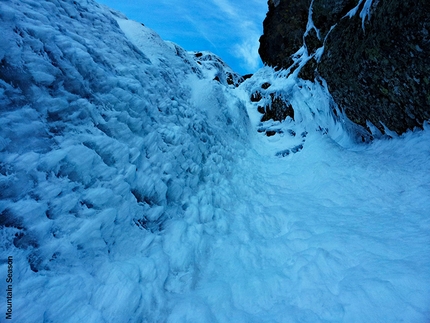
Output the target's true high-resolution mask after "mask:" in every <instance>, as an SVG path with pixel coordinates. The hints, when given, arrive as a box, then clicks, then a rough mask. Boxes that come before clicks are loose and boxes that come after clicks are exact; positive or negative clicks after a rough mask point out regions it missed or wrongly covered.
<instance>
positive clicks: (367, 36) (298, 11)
mask: <svg viewBox="0 0 430 323" xmlns="http://www.w3.org/2000/svg"><path fill="white" fill-rule="evenodd" d="M268 4H269V11H268V13H267V16H266V19H265V21H264V34H263V36H262V37H261V38H260V49H259V52H260V56H261V58H262V60H263V62H264V63H265V64H267V65H270V66H276V67H278V68H291V67H292V66H293V65H294V60H293V55H294V54H295V53H297V52H298V51H299V50H300V49H302V53H303V52H305V54H306V55H305V56H306V57H307V58H310V59H309V60H308V62H307V63H306V65H305V66H304V67H303V68H302V69H301V70H300V73H299V74H298V75H299V77H301V78H304V79H310V80H314V79H315V78H316V77H319V76H321V77H322V78H324V79H325V80H326V81H327V84H328V87H329V90H330V92H331V94H332V96H333V98H334V100H335V102H336V103H337V104H338V106H339V107H340V108H341V110H343V111H344V112H345V114H346V115H347V116H348V118H349V119H351V120H352V121H353V122H355V123H357V124H359V125H361V126H363V127H365V128H367V129H368V130H370V128H373V127H372V125H370V124H369V123H368V121H370V122H371V123H372V124H373V125H374V126H376V127H377V128H378V129H379V130H380V131H382V132H384V131H386V128H385V127H384V125H385V126H386V127H387V128H388V129H390V130H393V131H395V132H397V133H399V134H400V133H403V132H405V131H406V130H407V129H412V128H414V127H420V126H422V124H423V122H424V121H426V120H428V119H430V35H429V33H430V2H429V1H427V0H414V1H412V0H373V1H372V0H367V1H364V0H335V1H330V0H314V1H311V0H288V1H287V0H277V1H273V0H269V2H268ZM303 49H305V51H303ZM316 53H323V54H322V55H320V56H319V55H315V54H316ZM302 55H303V54H302ZM296 56H297V55H296ZM293 68H294V66H293ZM373 130H375V129H374V128H373Z"/></svg>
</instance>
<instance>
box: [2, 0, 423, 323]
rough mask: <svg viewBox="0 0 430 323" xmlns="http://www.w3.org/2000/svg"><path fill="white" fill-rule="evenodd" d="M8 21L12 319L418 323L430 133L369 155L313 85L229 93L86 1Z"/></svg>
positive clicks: (199, 60)
mask: <svg viewBox="0 0 430 323" xmlns="http://www.w3.org/2000/svg"><path fill="white" fill-rule="evenodd" d="M366 3H367V2H366ZM0 15H1V19H0V26H1V29H2V30H3V31H4V35H5V37H4V38H2V41H1V42H0V55H1V56H0V57H2V60H1V65H0V76H1V79H0V90H1V91H0V212H1V215H0V225H1V226H2V230H1V231H0V239H1V245H0V254H1V259H3V260H4V261H2V262H1V264H0V273H4V275H6V272H7V261H6V260H7V258H8V257H9V256H13V285H12V286H13V319H12V322H29V323H31V322H64V323H67V322H71V323H74V322H79V321H85V322H247V323H248V322H312V323H315V322H348V323H350V322H358V323H360V322H401V321H404V322H417V323H418V322H427V321H429V319H430V307H429V304H430V289H429V288H428V286H430V256H429V255H430V220H429V217H428V215H429V213H430V203H429V196H430V185H429V184H428V183H429V182H430V162H429V160H430V159H429V155H430V125H429V124H427V123H425V124H424V125H423V128H424V129H423V130H418V129H416V130H414V131H409V132H408V133H406V134H404V135H402V136H397V135H394V134H391V136H382V135H381V136H380V138H379V139H377V140H374V141H373V142H367V143H362V142H361V139H360V138H361V136H362V135H363V133H362V132H361V130H360V128H358V127H355V126H354V125H353V124H352V123H351V122H350V121H349V120H348V119H347V118H346V117H345V116H344V115H342V113H340V111H337V113H336V114H335V113H334V112H333V107H334V109H335V110H336V107H335V105H334V102H333V101H332V99H331V96H330V94H329V93H328V90H327V86H326V84H325V83H324V80H318V81H317V82H315V83H311V82H309V81H303V80H300V79H298V78H297V73H296V71H297V69H296V71H295V72H294V73H292V74H288V72H287V71H279V72H275V71H274V70H272V69H271V68H268V67H264V68H262V69H260V70H258V71H257V72H256V73H255V74H254V75H253V76H252V77H251V78H249V79H247V80H245V81H243V80H242V81H243V82H242V83H241V84H240V86H238V87H235V86H234V85H232V84H228V83H226V75H229V73H230V74H231V75H232V78H234V79H235V82H239V79H240V78H239V77H238V76H237V75H236V74H234V72H233V71H231V70H230V69H229V68H228V66H226V65H225V64H223V63H222V61H220V59H219V58H217V57H216V56H214V55H212V54H210V53H207V52H202V55H201V56H199V57H197V56H196V55H195V53H189V52H186V51H185V50H183V49H181V48H180V47H179V46H177V45H175V44H172V43H169V42H164V41H163V40H161V39H160V38H159V37H158V35H157V34H156V33H155V32H154V31H152V30H150V29H148V28H146V27H145V26H142V25H141V24H138V23H136V22H133V21H129V20H127V19H126V18H125V17H124V16H123V15H122V14H120V13H117V12H113V11H111V10H110V9H108V8H107V7H104V6H101V5H98V4H96V3H95V2H93V1H87V0H75V1H74V2H73V1H57V0H54V1H32V0H20V1H18V0H7V1H2V2H1V3H0ZM302 54H303V55H305V57H307V56H306V55H307V53H302ZM302 58H303V57H302ZM302 58H297V61H298V62H299V64H302V63H303V61H301V59H302ZM307 58H308V57H307ZM223 75H224V76H223ZM215 76H219V79H220V81H216V80H214V77H215ZM223 77H224V78H223ZM265 82H269V83H270V84H271V85H270V87H268V88H267V89H263V88H262V84H263V83H265ZM256 91H259V92H260V93H262V95H263V98H262V100H261V101H260V102H251V101H250V97H251V95H252V94H253V93H255V92H256ZM271 94H273V95H276V96H282V97H283V98H284V99H285V100H287V101H288V102H289V103H290V104H291V105H292V107H293V108H294V119H293V118H291V117H288V118H287V119H286V120H285V121H283V122H279V121H277V122H274V121H272V120H269V121H266V122H261V121H260V119H261V114H259V112H258V111H257V107H258V105H262V106H265V105H266V104H270V95H271ZM270 130H273V131H275V130H276V131H275V134H274V135H273V136H266V135H265V132H266V131H270ZM0 281H1V282H0V290H3V291H5V290H6V288H7V284H6V282H5V280H4V279H2V280H0ZM5 296H6V293H3V294H0V299H1V300H0V313H5V311H6V304H7V303H6V299H5ZM0 315H3V314H0ZM2 319H3V318H2Z"/></svg>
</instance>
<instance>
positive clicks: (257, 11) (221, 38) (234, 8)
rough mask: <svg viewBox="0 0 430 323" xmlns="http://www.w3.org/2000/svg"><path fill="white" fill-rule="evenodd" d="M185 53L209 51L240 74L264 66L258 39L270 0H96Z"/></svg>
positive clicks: (251, 71)
mask: <svg viewBox="0 0 430 323" xmlns="http://www.w3.org/2000/svg"><path fill="white" fill-rule="evenodd" d="M97 1H98V2H100V3H103V4H105V5H107V6H109V7H111V8H114V9H116V10H119V11H121V12H122V13H124V14H125V15H126V16H127V17H128V18H130V19H133V20H136V21H139V22H142V23H143V24H145V25H146V26H148V27H149V28H151V29H153V30H155V31H156V32H157V33H158V34H159V35H160V36H161V37H162V38H163V39H164V40H170V41H173V42H175V43H177V44H179V45H180V46H181V47H183V48H184V49H186V50H193V51H198V50H208V51H211V52H213V53H215V54H217V55H218V56H220V57H221V58H222V59H223V60H224V61H225V62H226V63H227V64H228V65H229V66H230V67H231V68H232V69H233V70H234V71H236V72H238V73H240V74H247V73H253V72H255V71H256V70H257V69H258V68H259V67H261V66H262V63H261V60H260V57H259V55H258V46H259V42H258V39H259V38H260V36H261V34H262V32H263V20H264V17H265V16H266V12H267V0H237V1H234V2H233V1H228V0H206V1H200V0H187V1H183V0H157V1H155V0H97Z"/></svg>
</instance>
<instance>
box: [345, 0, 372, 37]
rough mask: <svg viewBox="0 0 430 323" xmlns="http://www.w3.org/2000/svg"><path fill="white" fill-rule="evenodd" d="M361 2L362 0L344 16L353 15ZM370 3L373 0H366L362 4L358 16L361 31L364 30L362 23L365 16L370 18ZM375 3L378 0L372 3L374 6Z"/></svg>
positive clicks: (350, 16)
mask: <svg viewBox="0 0 430 323" xmlns="http://www.w3.org/2000/svg"><path fill="white" fill-rule="evenodd" d="M362 3H363V0H360V1H359V2H358V4H357V5H356V6H355V7H354V8H352V9H351V10H350V11H349V12H348V13H347V14H346V15H345V17H349V18H352V17H353V16H355V15H356V14H357V11H358V9H360V6H361V4H362ZM372 4H373V0H366V1H365V2H364V4H363V8H362V9H361V11H360V18H361V24H362V28H363V31H365V28H364V23H365V21H366V18H367V19H370V8H371V6H372ZM377 4H378V1H375V4H374V5H375V6H376V5H377Z"/></svg>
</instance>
